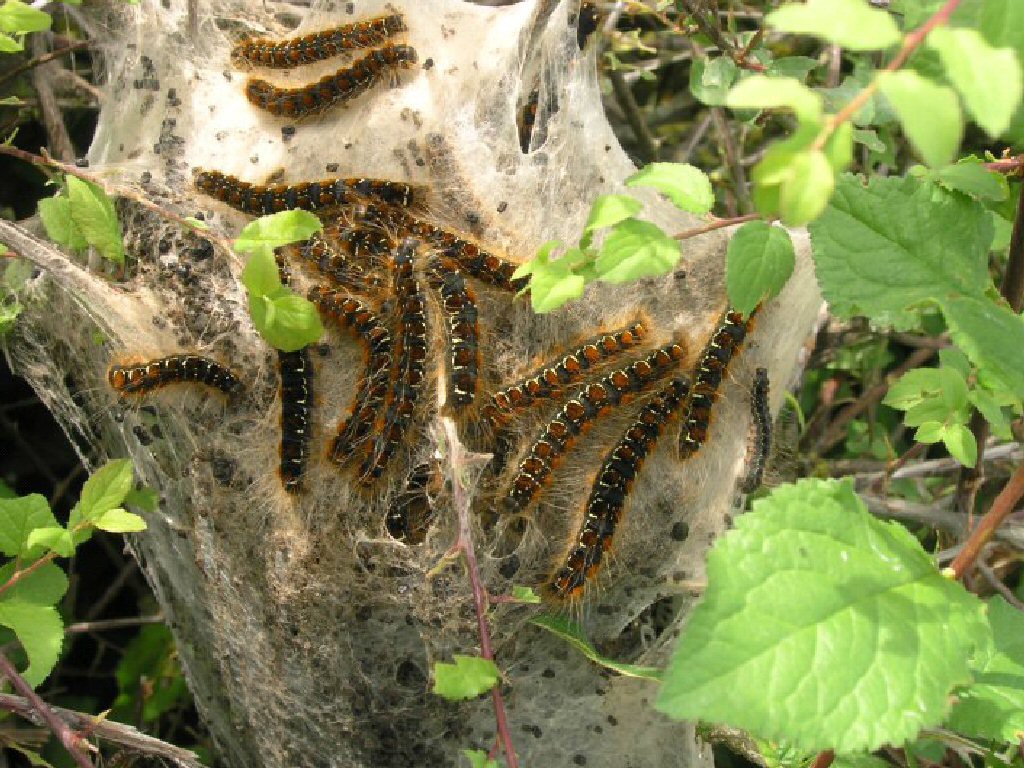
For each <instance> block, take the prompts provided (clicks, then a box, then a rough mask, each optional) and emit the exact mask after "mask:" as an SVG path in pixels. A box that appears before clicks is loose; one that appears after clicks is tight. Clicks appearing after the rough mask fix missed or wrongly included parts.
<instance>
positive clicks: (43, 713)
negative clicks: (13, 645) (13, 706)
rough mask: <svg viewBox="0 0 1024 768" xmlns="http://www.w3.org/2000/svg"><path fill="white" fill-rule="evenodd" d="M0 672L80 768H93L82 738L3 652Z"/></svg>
mask: <svg viewBox="0 0 1024 768" xmlns="http://www.w3.org/2000/svg"><path fill="white" fill-rule="evenodd" d="M0 672H2V673H3V674H4V676H5V677H6V678H7V679H8V680H10V681H11V685H13V686H14V690H16V691H17V692H18V693H20V694H21V695H22V696H24V697H25V698H26V699H27V700H28V702H29V704H31V705H32V709H33V710H35V712H36V713H37V714H38V715H39V717H40V718H41V719H42V721H43V723H44V724H45V725H46V727H47V728H49V729H50V730H51V731H53V735H54V736H56V737H57V738H58V739H60V743H61V744H63V745H64V749H66V750H67V751H68V754H70V755H71V757H72V758H73V759H74V761H75V762H76V763H77V764H78V765H79V766H80V768H93V764H92V761H91V760H90V759H89V758H88V757H86V754H85V752H83V751H82V740H81V739H79V737H78V736H76V735H75V734H74V733H73V732H72V731H71V729H70V728H69V727H68V724H67V723H65V722H64V721H63V720H61V719H60V718H59V717H57V715H56V714H54V712H53V711H52V710H51V709H50V708H49V706H47V705H46V703H45V702H43V700H42V699H40V698H39V696H38V695H37V694H36V692H35V691H33V690H32V686H31V685H29V684H28V683H27V682H25V678H23V677H22V676H21V675H19V674H18V670H16V669H15V668H14V666H13V665H12V664H11V662H10V661H8V660H7V657H6V656H4V654H3V653H2V652H0ZM5 698H6V696H5Z"/></svg>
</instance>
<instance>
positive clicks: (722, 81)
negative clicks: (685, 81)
mask: <svg viewBox="0 0 1024 768" xmlns="http://www.w3.org/2000/svg"><path fill="white" fill-rule="evenodd" d="M739 72H740V70H739V67H737V66H736V63H735V62H734V61H733V60H732V59H730V58H729V57H728V56H719V57H718V58H716V59H705V58H696V59H694V61H693V66H692V67H691V69H690V93H692V94H693V97H694V98H695V99H697V101H699V102H701V103H702V104H707V105H708V106H710V107H719V106H721V105H722V104H724V103H725V98H726V95H727V94H728V93H729V89H730V88H731V87H732V84H733V83H735V82H736V77H737V76H738V75H739Z"/></svg>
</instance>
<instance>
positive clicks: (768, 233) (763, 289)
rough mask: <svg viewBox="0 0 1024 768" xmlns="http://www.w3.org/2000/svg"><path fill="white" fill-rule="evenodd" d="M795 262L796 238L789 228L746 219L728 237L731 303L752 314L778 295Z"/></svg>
mask: <svg viewBox="0 0 1024 768" xmlns="http://www.w3.org/2000/svg"><path fill="white" fill-rule="evenodd" d="M795 263H796V255H795V253H794V251H793V241H792V240H791V239H790V237H789V233H788V232H787V231H786V230H784V229H782V228H781V227H773V226H770V225H769V224H767V223H765V222H763V221H750V222H747V223H746V224H744V225H743V226H742V227H740V228H739V229H737V230H736V232H735V233H734V234H733V236H732V238H731V239H730V240H729V249H728V253H727V255H726V288H727V290H728V293H729V304H730V305H731V306H733V307H735V308H736V309H737V310H739V311H740V312H742V313H743V314H744V315H749V314H750V313H751V312H752V311H753V309H754V307H756V306H757V305H758V304H759V303H760V302H762V301H764V300H765V299H766V298H772V297H774V296H777V295H778V293H779V291H780V290H782V286H784V285H785V284H786V281H787V280H789V277H790V275H792V274H793V266H794V264H795Z"/></svg>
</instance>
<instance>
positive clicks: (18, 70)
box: [0, 40, 91, 88]
mask: <svg viewBox="0 0 1024 768" xmlns="http://www.w3.org/2000/svg"><path fill="white" fill-rule="evenodd" d="M90 45H91V43H90V42H89V41H88V40H79V41H78V42H76V43H71V44H70V45H68V46H67V47H65V48H58V49H57V50H55V51H50V52H49V53H44V54H41V55H39V56H36V57H35V58H32V59H29V60H28V61H26V62H24V63H23V64H19V65H18V66H17V67H15V68H14V69H12V70H10V71H9V72H5V73H4V74H3V75H2V76H0V88H2V87H3V86H4V85H6V84H7V83H8V82H10V81H11V80H13V79H14V78H16V77H17V76H18V75H21V74H24V73H25V72H28V71H29V70H30V69H34V68H35V67H38V66H39V65H40V64H45V63H46V62H48V61H53V60H54V59H59V58H60V57H61V56H66V55H67V54H69V53H74V52H75V51H80V50H82V49H83V48H88V47H89V46H90Z"/></svg>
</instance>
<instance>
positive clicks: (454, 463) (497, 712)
mask: <svg viewBox="0 0 1024 768" xmlns="http://www.w3.org/2000/svg"><path fill="white" fill-rule="evenodd" d="M442 423H443V424H444V434H445V442H446V443H447V446H448V451H449V464H448V466H449V468H450V469H451V483H452V504H453V505H454V507H455V512H456V514H457V516H458V520H459V536H458V538H457V539H456V541H455V545H454V546H453V547H452V550H453V551H455V552H460V553H461V554H462V556H463V557H464V558H465V560H466V570H467V571H468V572H469V583H470V587H471V589H472V591H473V607H474V608H475V609H476V624H477V630H478V632H479V633H480V655H481V656H483V658H485V659H487V660H488V661H494V649H493V648H492V647H491V632H490V628H489V627H488V626H487V590H486V588H485V587H484V584H483V581H482V580H481V578H480V567H479V565H478V564H477V560H476V552H475V551H474V550H473V533H472V524H471V522H470V503H471V498H470V496H469V494H467V493H466V488H465V486H464V485H463V481H464V476H465V471H466V468H467V461H466V455H465V449H464V448H463V446H462V443H461V442H460V441H459V432H458V429H457V428H456V427H455V422H454V421H452V419H451V418H450V417H447V416H446V417H444V418H443V419H442ZM491 698H492V699H493V701H494V719H495V721H496V723H497V727H498V740H499V741H500V742H501V745H502V749H503V750H504V752H505V764H506V765H507V766H508V768H519V760H518V758H517V757H516V751H515V748H514V747H513V746H512V732H511V731H510V730H509V727H508V715H507V714H506V712H505V700H504V698H503V697H502V695H501V683H500V682H499V683H497V684H496V685H495V686H494V688H492V689H491Z"/></svg>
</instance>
